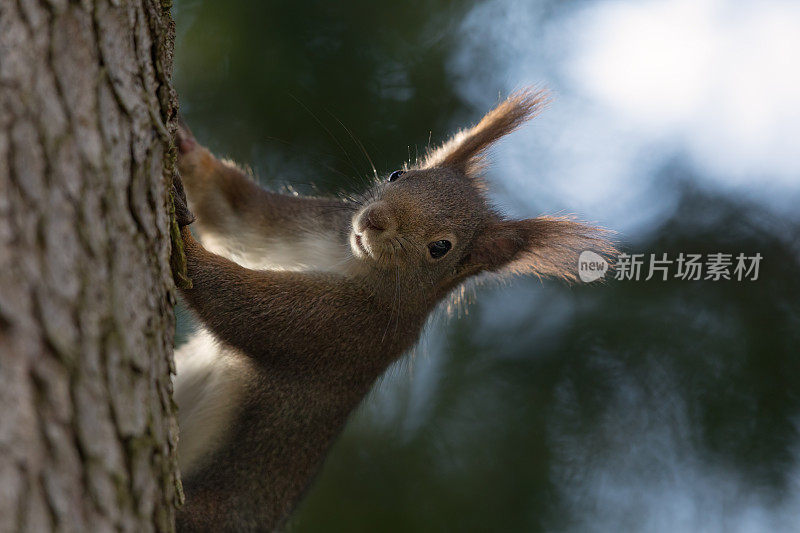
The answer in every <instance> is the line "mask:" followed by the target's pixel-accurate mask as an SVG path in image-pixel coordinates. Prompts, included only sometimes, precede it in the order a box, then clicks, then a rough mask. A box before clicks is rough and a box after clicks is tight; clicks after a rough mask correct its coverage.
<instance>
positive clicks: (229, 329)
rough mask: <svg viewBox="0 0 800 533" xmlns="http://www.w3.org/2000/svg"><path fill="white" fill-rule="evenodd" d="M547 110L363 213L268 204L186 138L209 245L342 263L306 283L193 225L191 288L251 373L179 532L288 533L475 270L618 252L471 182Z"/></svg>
mask: <svg viewBox="0 0 800 533" xmlns="http://www.w3.org/2000/svg"><path fill="white" fill-rule="evenodd" d="M542 102H543V96H542V95H541V93H536V92H530V91H529V92H521V93H518V94H516V95H513V96H511V97H510V98H509V99H508V100H506V101H505V102H503V103H501V104H500V105H499V106H498V107H497V108H495V109H494V110H493V111H491V112H490V113H489V114H488V115H486V117H484V119H483V120H481V121H480V122H479V123H478V125H477V126H475V127H474V128H472V129H469V130H466V131H463V132H461V133H459V134H458V135H457V136H456V137H455V138H454V140H451V141H450V142H449V143H446V144H445V145H444V146H442V147H441V148H439V149H437V150H435V151H433V152H432V153H431V154H430V156H429V157H428V158H427V159H426V160H425V161H424V163H423V164H422V165H420V166H419V167H417V168H412V169H409V170H408V171H407V172H406V173H405V174H404V175H403V176H401V177H400V178H399V179H398V180H396V181H394V182H392V183H386V182H383V183H379V184H376V185H375V187H373V188H372V189H371V190H370V191H368V192H367V193H366V194H365V195H364V196H363V197H360V198H357V199H355V200H353V201H343V200H329V199H313V198H311V199H309V198H300V197H293V196H284V195H278V194H275V193H271V192H268V191H265V190H263V189H261V188H260V187H258V186H257V185H256V184H255V183H254V182H253V181H252V180H251V179H249V178H248V177H247V176H246V175H245V174H244V173H243V172H241V171H240V170H238V169H236V168H235V167H233V166H230V165H228V164H225V163H222V162H220V161H218V160H216V159H215V158H214V157H213V156H211V154H209V153H208V151H207V150H205V149H204V148H202V147H200V146H198V145H196V143H195V142H194V139H193V138H191V136H190V134H189V133H188V131H187V130H185V129H184V130H183V131H182V136H181V138H180V139H179V143H180V152H181V158H180V170H181V175H182V176H183V180H184V183H185V186H186V190H187V192H188V196H189V202H190V205H191V207H192V209H193V210H194V211H195V212H196V214H197V217H198V218H197V227H198V229H199V230H200V234H201V236H203V235H204V234H216V235H223V236H225V238H228V239H231V240H234V241H235V240H236V239H237V238H238V237H237V235H241V234H247V235H248V242H249V243H250V244H251V245H254V246H256V247H258V246H260V245H261V244H263V245H264V247H265V249H266V253H267V254H269V247H270V246H277V245H279V246H284V245H287V246H291V245H299V244H298V243H300V242H301V240H302V239H305V238H306V237H307V236H308V235H309V234H311V235H317V236H322V238H324V239H330V240H331V243H332V244H333V245H335V246H337V247H338V248H336V249H337V250H341V253H342V256H343V257H344V258H345V260H344V262H343V263H342V264H341V265H338V266H337V267H336V268H333V269H328V270H327V271H326V268H324V267H326V266H327V265H325V264H318V265H317V264H313V261H312V262H311V263H309V264H307V265H305V268H301V269H299V270H298V271H287V270H251V269H247V268H244V267H242V266H240V265H238V264H236V263H235V262H233V261H231V260H229V259H225V258H223V257H221V256H219V255H215V254H213V253H211V252H209V251H207V250H206V249H205V248H204V247H203V246H202V245H201V244H200V243H198V242H197V241H196V240H195V239H194V238H193V236H192V234H191V233H190V232H189V230H188V228H186V227H184V228H183V230H182V235H183V238H184V244H185V247H186V255H187V263H188V274H189V277H191V279H192V281H193V288H192V289H188V290H184V291H183V295H184V297H185V299H186V302H187V303H188V304H189V306H190V307H191V308H192V309H193V311H194V312H195V313H196V314H197V316H198V317H199V318H200V321H201V322H202V324H203V325H204V326H205V327H207V328H208V329H209V330H210V331H211V332H212V333H213V334H214V336H216V337H217V338H218V339H219V340H220V341H221V342H222V343H224V344H225V345H228V346H231V347H233V348H235V349H236V350H238V352H239V353H240V354H241V357H246V358H248V359H250V360H252V361H253V362H254V365H253V368H254V369H255V370H254V371H253V372H252V375H251V376H250V377H249V379H248V382H247V383H246V384H244V386H245V387H246V392H245V394H244V398H245V399H244V401H243V402H242V405H240V406H239V407H238V409H237V415H236V417H235V418H236V419H235V420H234V421H232V422H231V425H230V429H229V431H228V435H229V436H228V438H227V439H226V441H225V444H224V445H222V446H220V447H219V448H218V449H215V450H213V452H211V453H210V455H209V456H208V458H207V459H206V460H204V461H203V464H202V466H201V467H199V468H197V469H195V470H193V471H192V472H191V473H190V474H189V475H188V476H187V477H186V478H185V479H184V487H185V491H186V505H185V507H184V508H183V509H182V510H181V512H180V513H179V517H178V525H179V529H180V530H184V531H265V530H272V529H275V528H279V527H281V525H282V524H283V522H284V520H285V519H286V517H287V516H288V514H289V513H290V512H291V510H292V509H293V508H294V506H295V505H296V503H297V501H298V500H299V499H300V497H301V495H302V493H303V491H304V490H305V489H306V487H307V486H308V484H309V482H310V480H311V479H312V478H313V476H314V474H315V473H316V472H317V471H318V469H319V467H320V465H321V463H322V461H323V458H324V457H325V453H326V450H327V449H328V447H329V446H330V444H331V442H332V441H333V440H334V439H335V438H336V436H337V434H338V433H339V431H340V430H341V428H342V426H343V425H344V423H345V422H346V420H347V417H348V416H349V414H350V412H351V411H352V410H353V409H354V408H355V407H356V406H357V405H358V403H359V402H360V401H361V400H362V398H363V397H364V396H365V394H366V393H367V392H368V391H369V389H370V387H371V386H372V384H373V383H374V382H375V380H376V379H377V378H378V377H379V376H380V375H381V374H382V373H383V371H384V370H385V369H386V367H387V366H388V365H389V364H391V363H392V362H393V361H395V360H396V359H397V358H398V357H400V356H401V355H402V354H403V352H404V351H406V350H407V349H408V348H410V347H411V346H412V345H413V344H414V343H415V342H416V341H417V339H418V337H419V334H420V331H421V328H422V325H423V323H424V322H425V319H426V317H427V316H428V314H429V313H430V312H431V310H432V309H433V308H434V307H435V306H436V305H437V303H439V302H440V301H441V300H442V299H443V298H444V297H445V296H446V295H447V294H448V293H450V292H451V291H452V290H453V289H454V288H456V287H458V286H459V285H460V284H461V283H462V282H464V281H466V280H467V279H469V278H471V277H473V276H475V275H477V274H480V273H494V274H497V275H502V274H505V273H526V274H527V273H532V274H536V275H539V276H554V277H561V278H566V279H574V277H575V273H576V271H577V257H578V254H579V253H580V251H582V250H583V249H592V250H595V251H598V252H600V253H608V252H610V251H611V250H612V247H611V245H610V244H609V243H608V242H607V241H606V240H605V239H604V238H603V235H602V231H601V230H598V229H597V228H594V227H591V226H586V225H584V224H581V223H579V222H575V221H572V220H567V219H560V218H551V217H539V218H533V219H528V220H508V219H505V218H504V217H502V216H501V215H500V214H499V213H497V212H496V211H495V210H494V209H492V208H491V207H490V206H489V205H488V203H487V200H486V196H485V192H484V190H483V187H482V186H481V185H480V183H479V182H478V181H476V180H477V179H478V178H479V169H480V168H481V158H482V156H483V154H484V153H485V150H486V148H488V147H489V146H490V145H491V144H492V143H493V142H494V141H496V140H497V139H498V138H500V137H501V136H503V135H505V134H507V133H509V132H511V131H513V130H514V129H515V128H517V127H519V126H520V125H521V124H522V123H523V122H524V121H525V120H527V119H528V118H530V117H531V116H532V115H533V114H535V113H536V112H537V111H538V109H539V107H540V106H541V104H542ZM179 200H180V198H179ZM179 204H180V205H178V209H177V211H178V215H179V218H180V219H181V220H182V221H183V223H188V222H189V221H190V220H191V218H190V215H189V212H188V210H187V209H186V206H185V205H183V204H182V202H180V201H179ZM356 235H358V237H356ZM442 239H446V240H448V241H450V242H451V243H452V249H451V250H450V251H449V252H448V253H447V254H446V255H445V256H444V257H442V258H440V259H433V258H432V257H431V256H430V253H429V250H428V245H429V243H432V242H435V241H439V240H442ZM359 242H360V244H359ZM276 243H277V244H276ZM320 263H324V261H320Z"/></svg>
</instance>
